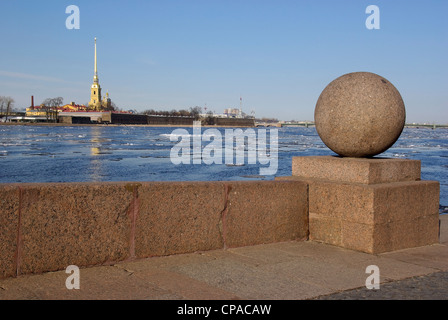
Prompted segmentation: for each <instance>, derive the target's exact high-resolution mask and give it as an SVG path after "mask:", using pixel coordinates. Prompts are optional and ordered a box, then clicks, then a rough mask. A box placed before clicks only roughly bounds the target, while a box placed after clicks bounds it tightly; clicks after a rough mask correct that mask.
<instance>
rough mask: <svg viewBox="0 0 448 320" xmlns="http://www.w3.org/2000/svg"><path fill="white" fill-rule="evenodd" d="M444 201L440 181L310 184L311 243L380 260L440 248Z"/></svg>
mask: <svg viewBox="0 0 448 320" xmlns="http://www.w3.org/2000/svg"><path fill="white" fill-rule="evenodd" d="M308 182H309V181H308ZM438 196H439V183H438V182H436V181H413V182H395V183H384V184H375V185H362V184H349V183H335V182H322V181H317V180H315V181H313V182H309V208H310V209H309V210H310V212H309V215H310V219H309V225H310V239H311V240H316V241H323V242H325V243H328V244H333V245H338V246H342V247H344V248H349V249H353V250H359V251H363V252H367V253H375V254H377V253H382V252H389V251H394V250H400V249H404V248H411V247H418V246H423V245H430V244H434V243H438V241H439V239H438V234H439V226H438V225H439V214H438Z"/></svg>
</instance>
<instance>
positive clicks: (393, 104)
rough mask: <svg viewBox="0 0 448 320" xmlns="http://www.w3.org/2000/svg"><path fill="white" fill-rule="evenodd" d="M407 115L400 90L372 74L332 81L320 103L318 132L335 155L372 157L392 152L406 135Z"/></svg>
mask: <svg viewBox="0 0 448 320" xmlns="http://www.w3.org/2000/svg"><path fill="white" fill-rule="evenodd" d="M405 119H406V111H405V106H404V102H403V99H402V97H401V95H400V93H399V92H398V90H397V89H396V88H395V87H394V86H393V85H392V83H390V82H389V81H388V80H386V79H385V78H383V77H381V76H379V75H376V74H374V73H370V72H354V73H349V74H345V75H343V76H341V77H339V78H337V79H335V80H334V81H332V82H331V83H330V84H329V85H328V86H327V87H326V88H325V89H324V90H323V91H322V93H321V95H320V96H319V99H318V101H317V103H316V108H315V112H314V121H315V125H316V130H317V132H318V134H319V136H320V138H321V139H322V141H323V142H324V143H325V145H326V146H327V147H328V148H330V149H331V150H332V151H334V152H335V153H337V154H339V155H341V156H345V157H370V156H374V155H377V154H380V153H382V152H384V151H386V150H387V149H388V148H390V147H391V146H392V145H393V144H394V143H395V141H397V139H398V138H399V136H400V134H401V132H402V131H403V128H404V125H405Z"/></svg>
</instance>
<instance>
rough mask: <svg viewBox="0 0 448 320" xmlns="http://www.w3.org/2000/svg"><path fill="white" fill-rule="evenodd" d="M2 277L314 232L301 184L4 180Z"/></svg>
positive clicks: (1, 200)
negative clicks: (41, 182)
mask: <svg viewBox="0 0 448 320" xmlns="http://www.w3.org/2000/svg"><path fill="white" fill-rule="evenodd" d="M0 193H1V198H0V278H5V277H14V276H19V275H24V274H31V273H42V272H48V271H56V270H63V269H65V268H66V267H67V266H69V265H77V266H78V267H85V266H93V265H104V264H113V263H115V262H119V261H124V260H133V259H141V258H147V257H154V256H163V255H171V254H178V253H188V252H195V251H206V250H214V249H225V248H231V247H238V246H246V245H255V244H262V243H271V242H278V241H289V240H306V239H307V238H308V186H307V184H306V183H304V182H301V181H240V182H233V181H229V182H129V183H127V182H117V183H112V182H110V183H43V184H0Z"/></svg>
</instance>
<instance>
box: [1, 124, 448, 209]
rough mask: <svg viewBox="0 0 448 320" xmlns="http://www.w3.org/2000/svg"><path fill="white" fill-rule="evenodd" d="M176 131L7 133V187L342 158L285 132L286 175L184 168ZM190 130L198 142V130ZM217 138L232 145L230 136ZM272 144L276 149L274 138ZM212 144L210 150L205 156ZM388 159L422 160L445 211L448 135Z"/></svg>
mask: <svg viewBox="0 0 448 320" xmlns="http://www.w3.org/2000/svg"><path fill="white" fill-rule="evenodd" d="M175 129H176V128H167V127H163V128H156V127H139V126H109V127H108V126H73V127H71V126H15V125H14V126H6V125H5V126H0V183H12V182H81V181H82V182H85V181H192V180H271V179H274V177H275V176H288V175H291V159H292V157H295V156H306V155H334V153H333V152H332V151H331V150H329V149H328V148H327V147H326V146H325V145H324V144H323V143H322V141H321V140H320V138H319V136H318V135H317V132H316V130H315V128H301V127H296V128H278V159H277V160H278V170H276V173H275V174H274V175H260V170H259V169H260V167H263V166H264V167H266V165H263V164H260V163H259V162H257V163H255V164H249V163H247V161H246V164H245V165H241V166H229V165H226V164H225V163H223V164H216V163H213V164H210V165H207V164H204V163H202V162H201V164H178V165H176V164H174V163H173V162H172V161H171V158H170V154H171V150H172V149H173V147H174V146H176V145H177V140H176V141H171V139H170V137H171V136H172V133H173V130H175ZM270 129H272V128H267V132H268V133H269V130H270ZM185 130H188V131H189V132H190V133H192V134H193V131H192V130H193V129H192V128H185ZM205 130H207V128H202V131H203V132H204V131H205ZM217 130H219V132H221V133H222V136H223V137H224V131H225V129H217ZM254 130H255V132H258V130H259V129H254ZM266 140H267V142H268V145H269V137H268V138H267V139H266ZM208 143H209V142H203V143H202V148H204V147H205V146H207V144H208ZM268 151H269V149H268ZM268 153H269V152H268ZM381 157H390V158H403V159H417V160H421V163H422V179H423V180H437V181H439V182H440V203H441V204H442V205H445V206H448V129H435V130H432V129H423V128H421V129H417V128H413V129H411V128H405V129H404V131H403V133H402V135H401V137H400V139H399V140H398V141H397V142H396V143H395V145H394V146H393V147H392V148H390V149H389V150H388V151H386V152H385V153H383V154H381ZM223 162H224V161H223Z"/></svg>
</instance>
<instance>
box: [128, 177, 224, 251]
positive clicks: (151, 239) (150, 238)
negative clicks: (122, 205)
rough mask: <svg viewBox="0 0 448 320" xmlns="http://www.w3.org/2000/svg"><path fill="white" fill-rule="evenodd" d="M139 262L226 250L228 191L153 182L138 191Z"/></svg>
mask: <svg viewBox="0 0 448 320" xmlns="http://www.w3.org/2000/svg"><path fill="white" fill-rule="evenodd" d="M138 197H139V212H138V217H137V221H136V234H135V241H136V248H135V255H136V257H137V258H143V257H151V256H161V255H171V254H176V253H187V252H195V251H203V250H213V249H219V248H222V247H223V237H222V233H221V226H220V224H221V212H222V211H223V210H224V207H225V190H224V185H223V184H222V183H217V182H151V183H142V184H141V187H139V190H138Z"/></svg>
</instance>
